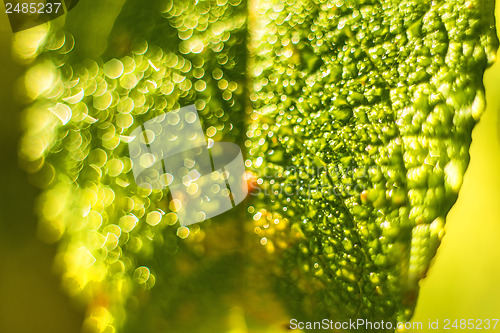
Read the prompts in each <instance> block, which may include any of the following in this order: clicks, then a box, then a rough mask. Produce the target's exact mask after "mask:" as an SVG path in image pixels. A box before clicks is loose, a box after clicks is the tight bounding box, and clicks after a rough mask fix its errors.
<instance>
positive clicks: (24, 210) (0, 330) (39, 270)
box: [0, 1, 500, 333]
mask: <svg viewBox="0 0 500 333" xmlns="http://www.w3.org/2000/svg"><path fill="white" fill-rule="evenodd" d="M498 7H500V1H497V16H500V10H499V8H498ZM0 8H2V11H1V12H0V162H1V163H0V186H1V188H0V333H45V332H47V333H59V332H61V333H73V332H79V331H80V327H81V322H82V320H83V309H81V308H79V307H78V306H77V305H76V304H74V303H73V302H72V301H71V300H70V299H69V298H68V297H67V296H66V295H65V294H64V293H63V292H62V290H61V288H60V287H59V280H58V277H57V275H56V274H54V272H53V271H52V260H53V256H54V253H55V246H54V245H46V244H43V243H42V242H40V241H39V240H38V239H37V238H36V217H35V215H34V213H33V206H34V204H35V199H36V195H37V190H36V189H35V188H34V187H33V186H31V185H30V183H29V180H28V178H27V176H26V175H25V173H24V172H23V171H22V170H21V169H20V168H19V167H18V163H17V145H18V140H19V136H20V135H21V127H20V112H21V110H22V106H20V105H19V103H17V102H16V101H15V85H16V80H17V79H18V77H19V75H20V74H21V73H22V68H21V67H20V66H19V65H17V64H15V63H14V62H13V61H12V60H11V54H10V49H9V47H10V40H11V38H12V36H13V34H12V32H11V31H10V27H9V24H8V19H7V16H6V15H5V13H3V6H0ZM497 22H499V23H500V21H499V20H498V19H497ZM485 85H486V96H487V101H488V105H487V110H486V111H485V113H484V114H483V117H482V118H481V121H480V123H479V124H478V125H477V126H476V127H475V129H474V132H473V143H472V147H471V151H470V154H471V162H470V165H469V169H468V170H467V173H466V176H465V178H464V183H463V187H462V190H461V192H460V196H459V198H458V201H457V203H456V205H455V206H454V207H453V209H452V210H451V212H450V214H449V215H448V219H447V225H446V231H447V233H446V236H445V238H444V240H443V243H442V245H441V247H440V249H439V251H438V255H437V258H436V260H435V261H434V264H433V267H432V269H431V270H430V272H429V274H428V276H427V278H426V279H425V280H423V281H422V282H421V286H422V288H421V293H420V298H419V301H418V306H417V309H416V313H415V317H414V319H413V320H414V321H421V322H423V323H424V329H423V330H416V331H412V332H430V331H429V330H428V329H427V328H426V327H427V323H428V321H429V319H431V320H432V321H435V320H436V319H439V320H440V321H441V323H442V322H443V320H444V319H446V318H448V319H452V320H454V319H469V318H471V319H485V318H499V319H500V63H496V64H495V65H494V66H493V67H492V68H491V69H489V70H488V71H487V73H486V75H485ZM450 331H451V332H454V331H455V330H453V329H452V330H450ZM473 331H474V332H477V331H476V330H473ZM495 331H496V332H500V323H499V324H498V327H497V328H496V330H495ZM435 332H436V331H435ZM437 332H446V331H443V330H442V329H439V330H437ZM460 332H468V330H461V331H460ZM214 333H218V332H214Z"/></svg>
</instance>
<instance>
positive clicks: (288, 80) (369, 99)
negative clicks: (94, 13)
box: [249, 0, 497, 331]
mask: <svg viewBox="0 0 500 333" xmlns="http://www.w3.org/2000/svg"><path fill="white" fill-rule="evenodd" d="M492 6H493V1H455V0H453V1H451V0H450V1H433V2H430V1H349V0H346V1H303V2H293V3H292V2H287V3H282V2H281V1H258V2H257V4H256V8H258V13H259V15H256V16H255V18H254V20H255V23H254V25H253V26H254V27H255V28H254V31H253V32H254V36H255V39H254V40H253V43H252V48H253V52H254V54H255V58H256V60H255V65H254V68H253V73H254V74H255V79H254V83H253V91H252V94H251V99H252V101H253V102H254V105H255V111H254V113H253V114H252V119H254V120H255V121H254V122H253V123H252V124H251V125H250V131H249V136H250V138H251V141H252V145H251V147H250V150H249V153H250V155H251V156H252V159H253V161H254V166H255V165H256V163H255V161H259V163H258V165H259V166H257V167H255V171H254V172H255V173H256V174H257V175H258V177H260V178H261V180H262V182H263V185H262V187H263V192H265V193H271V194H272V195H271V196H268V195H261V196H260V197H259V198H260V200H261V201H262V203H261V204H259V205H258V208H259V210H258V214H259V215H258V217H261V216H262V219H265V216H266V215H267V216H268V215H269V214H275V213H279V215H280V216H282V218H283V219H284V220H285V223H287V224H289V225H291V227H292V228H296V229H297V230H298V231H299V234H298V235H297V236H296V240H295V242H294V243H291V242H290V241H287V239H286V238H289V237H290V235H289V234H282V233H278V234H276V233H274V232H273V231H269V232H268V233H269V235H265V236H266V237H267V244H270V243H272V242H280V241H287V243H286V244H285V245H284V246H282V247H281V248H280V249H279V251H280V255H278V256H277V258H278V259H277V263H276V265H277V266H278V268H277V269H276V273H275V274H276V276H277V277H278V279H277V286H278V288H279V289H280V290H281V291H282V295H283V297H285V299H286V300H287V302H286V304H288V305H289V307H290V310H291V311H292V313H294V314H297V315H298V316H300V317H302V318H303V319H310V318H315V319H321V318H333V319H335V320H339V321H345V320H348V319H349V318H366V319H370V320H372V321H380V320H384V321H391V322H395V321H396V320H399V321H407V320H409V319H410V318H411V316H412V313H413V310H414V307H415V303H416V300H417V295H418V289H419V286H418V282H419V280H420V279H422V278H424V277H425V275H426V273H427V270H428V269H429V265H430V263H431V260H432V258H433V257H434V255H435V253H436V250H437V248H438V246H439V243H440V241H441V239H442V237H443V235H444V224H445V217H446V214H447V213H448V211H449V210H450V208H451V207H452V205H453V204H454V202H455V201H456V199H457V195H458V191H459V189H460V186H461V184H462V178H463V175H464V172H465V170H466V168H467V165H468V162H469V153H468V150H469V146H470V143H471V131H472V128H473V126H474V124H475V123H476V122H477V120H478V119H479V116H480V114H481V112H482V111H483V109H484V104H485V100H484V87H483V83H482V80H483V72H484V70H485V69H486V68H487V67H488V66H489V65H490V64H491V62H492V61H493V59H494V55H495V52H496V47H497V39H496V35H495V30H494V27H493V24H492V22H493V10H492V9H491V8H492ZM312 63H314V65H311V64H312ZM263 116H264V117H265V118H266V124H265V125H263V121H262V120H261V118H262V117H263ZM267 123H270V125H267ZM289 129H292V130H293V131H292V132H290V130H289ZM277 152H279V153H281V156H283V157H282V158H280V159H278V160H277V159H275V158H273V156H274V154H276V153H277ZM259 159H260V160H259ZM269 207H272V208H271V209H269ZM273 219H274V217H273ZM270 225H271V227H270V228H272V227H273V224H272V223H270ZM269 238H271V239H269ZM273 251H275V250H274V248H273ZM368 331H370V330H368Z"/></svg>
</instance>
